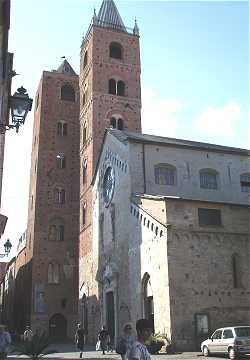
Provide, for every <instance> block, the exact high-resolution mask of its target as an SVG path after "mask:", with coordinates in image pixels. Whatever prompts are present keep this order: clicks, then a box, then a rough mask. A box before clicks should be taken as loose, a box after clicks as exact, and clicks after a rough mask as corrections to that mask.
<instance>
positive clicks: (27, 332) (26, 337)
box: [23, 325, 33, 341]
mask: <svg viewBox="0 0 250 360" xmlns="http://www.w3.org/2000/svg"><path fill="white" fill-rule="evenodd" d="M32 338H33V332H32V330H31V328H30V326H29V325H27V326H26V328H25V331H24V333H23V340H24V341H31V340H32Z"/></svg>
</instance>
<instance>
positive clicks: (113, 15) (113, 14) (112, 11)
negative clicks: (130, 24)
mask: <svg viewBox="0 0 250 360" xmlns="http://www.w3.org/2000/svg"><path fill="white" fill-rule="evenodd" d="M97 23H98V25H99V26H103V27H108V28H113V29H116V30H120V31H125V32H126V28H125V26H124V23H123V21H122V18H121V16H120V14H119V11H118V10H117V7H116V5H115V3H114V1H113V0H103V2H102V5H101V7H100V10H99V13H98V16H97Z"/></svg>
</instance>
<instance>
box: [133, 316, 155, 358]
mask: <svg viewBox="0 0 250 360" xmlns="http://www.w3.org/2000/svg"><path fill="white" fill-rule="evenodd" d="M136 332H137V340H136V341H134V343H133V345H132V347H131V350H130V351H129V354H128V359H129V360H151V357H150V354H149V352H148V349H147V347H146V345H145V342H146V341H147V340H148V339H149V338H150V336H151V335H152V326H151V322H150V321H149V320H147V319H140V320H137V322H136Z"/></svg>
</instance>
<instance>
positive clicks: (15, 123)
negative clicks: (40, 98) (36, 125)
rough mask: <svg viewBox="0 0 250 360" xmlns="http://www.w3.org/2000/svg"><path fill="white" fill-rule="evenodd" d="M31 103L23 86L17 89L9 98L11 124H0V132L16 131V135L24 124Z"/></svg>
mask: <svg viewBox="0 0 250 360" xmlns="http://www.w3.org/2000/svg"><path fill="white" fill-rule="evenodd" d="M32 102H33V100H32V99H30V98H29V95H28V94H27V90H26V89H24V87H23V86H21V87H20V88H18V89H17V91H16V92H15V93H14V95H12V96H10V98H9V104H10V111H11V119H12V124H2V123H0V131H1V132H4V131H5V130H10V129H16V132H17V133H18V131H19V128H20V126H21V125H23V124H24V123H25V119H26V116H27V114H28V112H29V111H30V110H31V108H32Z"/></svg>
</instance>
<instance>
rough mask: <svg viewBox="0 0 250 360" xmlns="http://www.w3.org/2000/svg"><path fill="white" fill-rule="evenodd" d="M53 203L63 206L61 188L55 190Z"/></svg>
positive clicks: (63, 196)
mask: <svg viewBox="0 0 250 360" xmlns="http://www.w3.org/2000/svg"><path fill="white" fill-rule="evenodd" d="M55 203H56V204H60V205H62V204H65V190H64V189H61V188H56V189H55Z"/></svg>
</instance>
